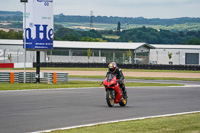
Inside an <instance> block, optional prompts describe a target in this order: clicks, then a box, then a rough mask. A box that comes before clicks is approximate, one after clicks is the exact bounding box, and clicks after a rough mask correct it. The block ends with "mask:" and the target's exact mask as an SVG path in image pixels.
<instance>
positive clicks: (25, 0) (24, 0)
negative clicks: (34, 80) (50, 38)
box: [20, 0, 28, 83]
mask: <svg viewBox="0 0 200 133" xmlns="http://www.w3.org/2000/svg"><path fill="white" fill-rule="evenodd" d="M20 2H23V3H24V13H23V23H24V24H23V31H24V83H26V3H27V2H28V0H20Z"/></svg>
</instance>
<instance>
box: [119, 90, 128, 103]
mask: <svg viewBox="0 0 200 133" xmlns="http://www.w3.org/2000/svg"><path fill="white" fill-rule="evenodd" d="M125 93H127V92H125ZM126 96H127V95H126V94H123V99H122V100H121V101H120V102H119V105H120V106H126V104H127V102H128V98H127V97H126Z"/></svg>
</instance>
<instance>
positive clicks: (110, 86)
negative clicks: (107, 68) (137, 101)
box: [103, 74, 127, 107]
mask: <svg viewBox="0 0 200 133" xmlns="http://www.w3.org/2000/svg"><path fill="white" fill-rule="evenodd" d="M103 85H104V86H105V90H106V101H107V104H108V106H109V107H113V106H114V103H119V105H120V106H126V104H127V95H126V94H124V93H123V91H122V90H121V88H120V84H119V83H118V80H117V78H116V76H115V75H114V74H107V76H106V79H105V80H104V81H103ZM125 93H127V92H126V91H125Z"/></svg>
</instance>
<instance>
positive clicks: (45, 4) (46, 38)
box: [23, 0, 54, 51]
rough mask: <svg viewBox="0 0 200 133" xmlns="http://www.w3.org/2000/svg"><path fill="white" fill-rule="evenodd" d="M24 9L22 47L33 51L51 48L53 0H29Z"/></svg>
mask: <svg viewBox="0 0 200 133" xmlns="http://www.w3.org/2000/svg"><path fill="white" fill-rule="evenodd" d="M26 11H27V13H26V15H24V19H26V25H24V29H25V30H24V34H23V38H25V37H26V47H24V48H26V49H27V50H35V51H40V50H49V49H53V36H54V30H53V22H54V21H53V19H54V17H53V0H29V1H28V3H27V5H26ZM24 42H25V39H24ZM24 45H25V43H24Z"/></svg>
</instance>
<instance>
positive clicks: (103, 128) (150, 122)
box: [51, 113, 200, 133]
mask: <svg viewBox="0 0 200 133" xmlns="http://www.w3.org/2000/svg"><path fill="white" fill-rule="evenodd" d="M199 120H200V113H194V114H186V115H178V116H169V117H160V118H151V119H144V120H134V121H126V122H117V123H111V124H100V125H96V126H91V127H82V128H75V129H69V130H63V131H54V132H51V133H199V132H200V121H199Z"/></svg>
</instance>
